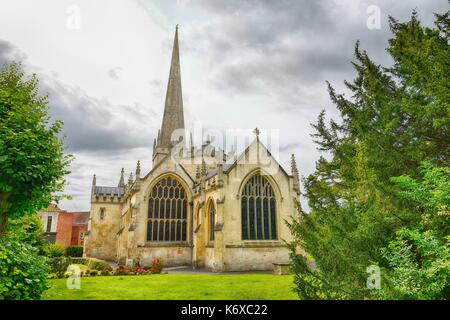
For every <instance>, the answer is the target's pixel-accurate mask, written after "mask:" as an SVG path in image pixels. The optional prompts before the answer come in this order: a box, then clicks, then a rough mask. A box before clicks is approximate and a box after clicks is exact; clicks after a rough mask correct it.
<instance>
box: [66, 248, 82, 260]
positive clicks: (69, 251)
mask: <svg viewBox="0 0 450 320" xmlns="http://www.w3.org/2000/svg"><path fill="white" fill-rule="evenodd" d="M66 256H67V257H82V256H83V247H82V246H69V247H67V248H66Z"/></svg>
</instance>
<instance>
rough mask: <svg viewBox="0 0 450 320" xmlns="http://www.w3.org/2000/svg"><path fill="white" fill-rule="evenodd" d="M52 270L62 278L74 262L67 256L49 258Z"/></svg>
mask: <svg viewBox="0 0 450 320" xmlns="http://www.w3.org/2000/svg"><path fill="white" fill-rule="evenodd" d="M49 264H50V269H51V272H52V273H54V274H56V275H57V277H58V278H62V277H63V276H64V273H65V272H66V271H67V268H68V267H69V266H70V265H71V264H72V262H71V259H70V258H67V257H56V258H50V259H49Z"/></svg>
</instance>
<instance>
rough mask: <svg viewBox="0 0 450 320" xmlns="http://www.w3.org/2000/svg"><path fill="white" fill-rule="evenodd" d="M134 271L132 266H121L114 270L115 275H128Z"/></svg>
mask: <svg viewBox="0 0 450 320" xmlns="http://www.w3.org/2000/svg"><path fill="white" fill-rule="evenodd" d="M130 272H132V270H131V267H125V266H119V267H118V268H117V269H116V271H114V275H116V276H124V275H128V274H130Z"/></svg>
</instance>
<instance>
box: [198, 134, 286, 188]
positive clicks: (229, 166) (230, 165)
mask: <svg viewBox="0 0 450 320" xmlns="http://www.w3.org/2000/svg"><path fill="white" fill-rule="evenodd" d="M254 143H258V144H259V145H260V146H262V147H263V149H264V150H265V151H266V152H267V155H268V156H270V157H272V158H273V156H272V153H271V152H270V151H269V149H267V147H266V146H265V145H264V144H263V143H262V142H261V141H260V140H259V139H258V138H256V139H255V140H254V141H253V142H252V143H251V144H250V145H249V146H247V147H246V148H245V150H244V151H242V152H241V153H240V154H239V155H238V156H237V157H236V158H235V160H234V161H233V162H231V163H224V164H223V172H224V173H226V174H228V173H229V172H230V171H231V170H232V169H233V168H234V167H235V166H236V165H237V164H238V162H239V161H240V160H241V159H242V158H243V157H244V156H245V154H246V153H247V152H248V151H249V149H250V146H251V145H252V144H254ZM273 159H274V161H275V163H276V164H277V165H278V167H279V168H280V169H281V171H282V172H283V173H284V174H285V175H287V176H288V177H290V176H291V175H290V174H288V173H287V171H286V170H284V168H283V166H282V165H281V164H280V163H279V162H278V161H277V160H276V159H275V158H273ZM217 173H218V169H217V168H216V169H213V170H210V171H208V173H207V174H206V177H205V179H206V180H208V179H209V178H212V177H214V176H215V175H217Z"/></svg>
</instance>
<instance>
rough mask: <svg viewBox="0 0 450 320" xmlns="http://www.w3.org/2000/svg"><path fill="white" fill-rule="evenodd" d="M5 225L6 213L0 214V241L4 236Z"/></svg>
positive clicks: (6, 221) (6, 220)
mask: <svg viewBox="0 0 450 320" xmlns="http://www.w3.org/2000/svg"><path fill="white" fill-rule="evenodd" d="M7 223H8V213H7V212H2V213H0V239H1V238H3V235H4V234H5V231H6V226H7Z"/></svg>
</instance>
